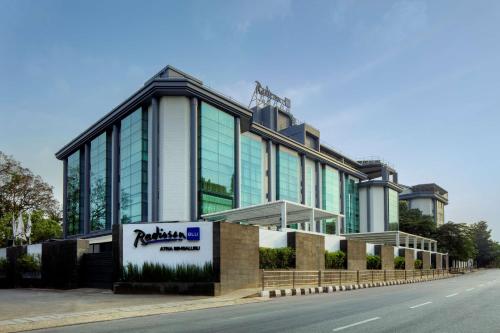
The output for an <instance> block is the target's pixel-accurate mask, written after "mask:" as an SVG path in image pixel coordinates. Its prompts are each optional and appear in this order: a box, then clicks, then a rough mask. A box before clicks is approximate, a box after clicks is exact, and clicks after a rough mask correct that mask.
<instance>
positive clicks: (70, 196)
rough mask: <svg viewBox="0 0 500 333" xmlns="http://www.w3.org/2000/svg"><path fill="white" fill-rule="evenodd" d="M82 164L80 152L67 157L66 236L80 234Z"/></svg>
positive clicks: (81, 218) (81, 217)
mask: <svg viewBox="0 0 500 333" xmlns="http://www.w3.org/2000/svg"><path fill="white" fill-rule="evenodd" d="M82 169H83V168H82V162H81V157H80V151H77V152H75V153H73V154H72V155H71V156H69V157H68V177H67V187H66V191H67V194H66V195H67V197H66V204H67V219H66V233H67V235H78V234H80V233H81V232H82V220H83V214H82V207H83V205H82V194H81V192H82V191H81V190H82V188H83V187H82V180H83V177H82Z"/></svg>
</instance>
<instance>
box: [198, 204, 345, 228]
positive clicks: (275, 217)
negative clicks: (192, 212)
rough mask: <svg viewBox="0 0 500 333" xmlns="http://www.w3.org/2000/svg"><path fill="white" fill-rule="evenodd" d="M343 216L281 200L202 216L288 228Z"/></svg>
mask: <svg viewBox="0 0 500 333" xmlns="http://www.w3.org/2000/svg"><path fill="white" fill-rule="evenodd" d="M341 216H343V215H341V214H337V213H332V212H328V211H326V210H323V209H319V208H314V207H308V206H305V205H301V204H298V203H295V202H290V201H286V200H279V201H273V202H267V203H263V204H260V205H255V206H249V207H243V208H236V209H230V210H226V211H222V212H217V213H210V214H204V215H202V216H201V217H202V218H203V219H204V220H206V221H226V222H234V223H246V224H254V225H262V226H270V225H278V226H281V227H282V228H286V226H287V225H290V224H294V223H302V222H312V221H318V220H326V219H331V218H335V217H341ZM313 228H314V226H313Z"/></svg>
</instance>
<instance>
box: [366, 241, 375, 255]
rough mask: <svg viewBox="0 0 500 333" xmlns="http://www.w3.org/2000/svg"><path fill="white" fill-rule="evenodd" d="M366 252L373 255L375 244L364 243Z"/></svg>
mask: <svg viewBox="0 0 500 333" xmlns="http://www.w3.org/2000/svg"><path fill="white" fill-rule="evenodd" d="M366 254H371V255H375V244H371V243H366Z"/></svg>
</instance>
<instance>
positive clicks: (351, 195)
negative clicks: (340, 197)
mask: <svg viewBox="0 0 500 333" xmlns="http://www.w3.org/2000/svg"><path fill="white" fill-rule="evenodd" d="M345 208H346V211H345V231H344V232H345V233H346V234H349V233H358V232H359V192H358V184H357V182H356V181H355V180H354V179H352V178H350V177H346V178H345Z"/></svg>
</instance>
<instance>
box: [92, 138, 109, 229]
mask: <svg viewBox="0 0 500 333" xmlns="http://www.w3.org/2000/svg"><path fill="white" fill-rule="evenodd" d="M108 151H109V150H108V140H107V134H106V133H102V134H101V135H99V136H98V137H97V138H95V139H94V140H92V142H91V143H90V231H98V230H104V229H109V228H110V214H109V208H108V207H109V206H108V203H109V202H110V187H109V176H108V169H109V166H110V156H109V155H110V154H109V153H108Z"/></svg>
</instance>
